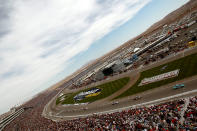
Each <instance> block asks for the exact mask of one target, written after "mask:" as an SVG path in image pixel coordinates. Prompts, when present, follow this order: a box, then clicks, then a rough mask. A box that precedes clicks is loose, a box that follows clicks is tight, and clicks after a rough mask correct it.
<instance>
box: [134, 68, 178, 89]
mask: <svg viewBox="0 0 197 131" xmlns="http://www.w3.org/2000/svg"><path fill="white" fill-rule="evenodd" d="M179 70H180V69H177V70H173V71H170V72H166V73H163V74H160V75H156V76H153V77H149V78H144V79H143V80H142V81H141V82H140V84H139V85H138V86H143V85H146V84H150V83H153V82H157V81H161V80H165V79H169V78H172V77H176V76H178V75H179Z"/></svg>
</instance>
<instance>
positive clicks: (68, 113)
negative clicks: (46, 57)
mask: <svg viewBox="0 0 197 131" xmlns="http://www.w3.org/2000/svg"><path fill="white" fill-rule="evenodd" d="M194 52H197V49H192V50H189V51H188V52H182V53H179V54H177V55H175V56H173V57H169V59H164V60H162V61H160V62H157V63H154V64H151V65H149V66H146V67H144V68H142V69H140V70H139V69H138V70H136V71H131V72H129V73H125V74H122V75H121V76H124V77H125V76H130V77H132V78H131V80H133V81H130V82H129V83H128V85H127V86H126V87H124V88H123V90H121V91H120V92H117V93H114V94H113V97H114V96H116V95H118V94H121V93H122V92H124V91H125V90H127V89H128V88H129V87H131V85H132V84H134V83H135V81H136V79H134V78H137V77H136V76H138V77H139V73H138V72H141V71H142V70H146V69H150V68H153V67H155V66H158V65H161V64H164V63H167V62H169V61H173V60H174V59H178V58H181V57H183V56H184V55H189V54H192V53H194ZM116 77H117V76H116ZM112 79H114V78H112ZM137 79H138V78H137ZM108 81H110V80H108ZM176 83H184V84H185V88H182V89H178V90H172V86H173V85H175V84H176ZM196 85H197V76H193V77H191V78H187V79H184V80H181V81H177V82H173V83H170V84H168V85H165V86H161V87H159V88H155V89H151V90H148V91H145V92H143V93H140V94H135V95H132V96H129V97H126V98H122V99H119V100H118V101H119V104H116V105H112V102H111V101H110V99H111V98H113V97H112V96H111V97H110V96H109V97H107V98H106V99H102V100H100V101H96V102H93V103H91V104H89V105H82V106H69V107H64V106H58V107H57V106H54V101H52V103H49V104H48V106H46V107H47V108H46V107H45V110H44V112H43V115H44V116H45V117H47V118H50V119H52V120H54V121H62V120H67V119H73V118H76V117H79V116H85V115H87V114H92V113H99V112H105V111H109V110H114V109H119V108H125V107H128V106H132V105H136V104H139V103H145V102H149V101H153V100H157V99H161V98H165V97H169V96H173V95H176V94H180V93H183V92H187V91H192V90H195V89H197V86H196ZM136 95H140V96H142V99H140V100H137V101H134V100H133V98H134V97H135V96H136ZM190 95H197V92H194V93H191V94H189V95H188V94H187V95H185V96H190ZM179 97H184V96H179ZM52 105H53V106H52ZM85 108H88V109H85Z"/></svg>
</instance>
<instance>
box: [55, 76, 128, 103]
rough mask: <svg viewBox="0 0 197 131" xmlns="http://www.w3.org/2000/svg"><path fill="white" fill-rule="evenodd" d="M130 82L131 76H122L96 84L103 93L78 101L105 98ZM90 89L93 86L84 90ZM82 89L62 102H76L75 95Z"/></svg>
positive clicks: (92, 100)
mask: <svg viewBox="0 0 197 131" xmlns="http://www.w3.org/2000/svg"><path fill="white" fill-rule="evenodd" d="M128 82H129V77H125V78H121V79H119V80H115V81H112V82H108V83H105V84H102V85H99V86H96V88H100V89H101V93H100V94H99V95H97V96H92V97H88V98H85V99H83V100H81V101H78V102H77V103H85V102H94V101H96V100H100V99H103V98H105V97H107V96H110V95H112V94H113V93H115V92H116V91H118V90H120V89H121V88H123V87H124V86H125V85H126V84H127V83H128ZM92 88H94V87H92ZM89 89H91V88H88V89H85V90H82V91H87V90H89ZM82 91H78V92H76V93H72V94H70V95H69V96H68V97H67V98H66V99H64V101H63V102H62V104H74V103H75V101H74V99H73V97H74V96H75V95H77V94H78V93H80V92H82ZM56 102H57V101H56Z"/></svg>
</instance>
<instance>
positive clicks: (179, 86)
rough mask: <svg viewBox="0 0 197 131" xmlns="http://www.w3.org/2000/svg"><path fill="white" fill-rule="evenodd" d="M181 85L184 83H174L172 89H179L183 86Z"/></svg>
mask: <svg viewBox="0 0 197 131" xmlns="http://www.w3.org/2000/svg"><path fill="white" fill-rule="evenodd" d="M183 87H185V85H184V84H176V85H175V86H173V87H172V88H173V89H179V88H183Z"/></svg>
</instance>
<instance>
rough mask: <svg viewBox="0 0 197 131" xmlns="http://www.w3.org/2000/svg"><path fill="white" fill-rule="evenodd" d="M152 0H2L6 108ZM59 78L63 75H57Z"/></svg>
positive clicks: (0, 46) (1, 83) (0, 86)
mask: <svg viewBox="0 0 197 131" xmlns="http://www.w3.org/2000/svg"><path fill="white" fill-rule="evenodd" d="M148 2H150V0H132V1H131V0H124V1H119V0H105V1H101V0H83V1H82V0H41V1H40V0H14V1H10V0H9V1H3V0H0V5H2V6H0V19H1V21H0V28H1V31H0V68H1V72H0V96H2V97H1V99H0V103H4V102H5V101H6V103H5V104H4V105H3V106H1V107H0V112H4V111H6V110H7V109H8V108H10V107H11V106H13V105H15V104H16V103H18V102H21V101H24V100H25V99H27V98H29V97H30V96H32V95H34V94H35V92H34V93H32V91H33V90H35V89H38V88H39V89H41V88H42V90H43V89H46V88H47V87H41V85H43V84H44V83H47V82H48V80H50V78H52V77H54V76H56V75H57V74H58V73H60V72H61V71H63V70H65V69H66V67H67V65H69V64H71V63H72V62H70V59H71V58H73V57H74V56H76V55H77V54H79V53H80V52H83V51H86V50H87V49H88V48H89V47H90V46H91V44H93V43H94V42H95V41H96V40H98V39H100V38H102V37H103V36H104V35H106V34H107V33H109V32H111V31H112V30H113V29H115V28H117V27H118V26H120V25H122V24H124V23H125V22H126V21H128V20H129V19H131V18H132V17H133V16H134V15H135V14H136V13H137V12H138V11H139V10H140V9H141V8H143V6H145V5H146V4H147V3H148ZM56 81H57V80H56Z"/></svg>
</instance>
